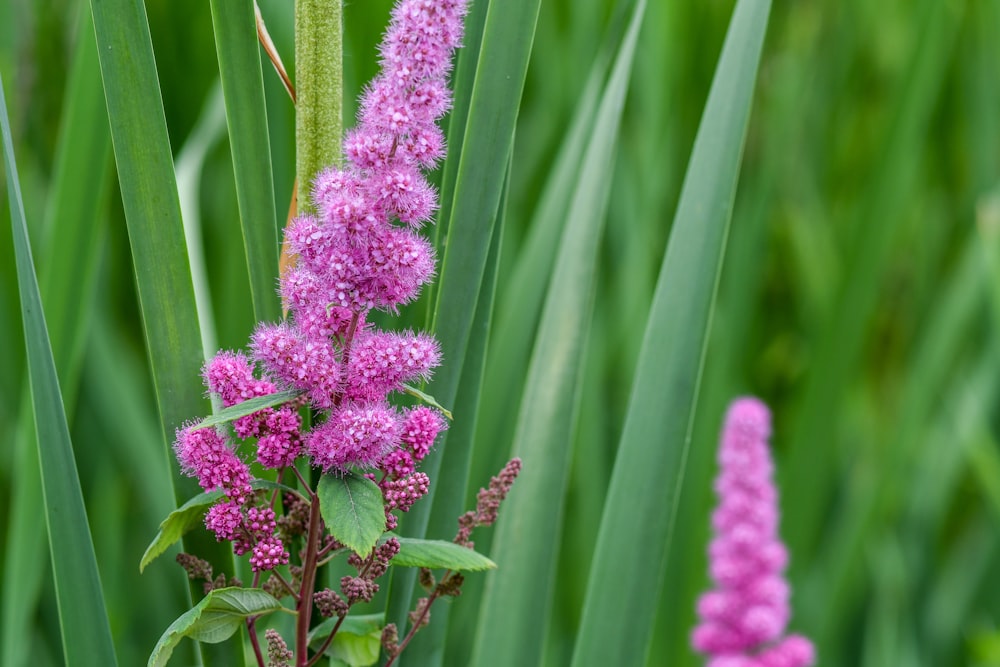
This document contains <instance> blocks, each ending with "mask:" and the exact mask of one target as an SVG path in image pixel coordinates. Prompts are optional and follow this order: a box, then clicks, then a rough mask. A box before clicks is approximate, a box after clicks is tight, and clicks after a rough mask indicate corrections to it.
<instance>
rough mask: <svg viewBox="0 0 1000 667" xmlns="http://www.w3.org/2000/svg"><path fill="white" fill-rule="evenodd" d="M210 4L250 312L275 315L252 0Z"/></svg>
mask: <svg viewBox="0 0 1000 667" xmlns="http://www.w3.org/2000/svg"><path fill="white" fill-rule="evenodd" d="M211 6H212V26H213V28H214V32H215V45H216V52H217V53H218V56H219V74H220V76H221V78H222V94H223V96H224V97H225V100H226V120H227V123H228V125H229V145H230V148H231V149H232V154H233V170H234V172H235V176H236V198H237V201H238V203H239V208H240V222H241V223H242V228H243V246H244V248H245V249H246V258H247V268H248V269H249V271H250V295H251V297H252V299H253V307H254V315H255V316H256V319H257V320H258V321H266V320H277V319H278V318H279V317H280V315H281V311H280V310H279V308H278V297H277V294H276V292H275V290H274V285H275V281H276V279H277V276H278V234H277V229H278V228H277V220H276V213H275V205H274V186H273V183H272V180H271V146H270V144H269V143H268V136H267V108H266V106H265V104H264V79H263V75H262V72H261V65H260V55H259V53H258V51H259V49H258V46H257V29H256V21H255V19H254V9H253V0H212V2H211Z"/></svg>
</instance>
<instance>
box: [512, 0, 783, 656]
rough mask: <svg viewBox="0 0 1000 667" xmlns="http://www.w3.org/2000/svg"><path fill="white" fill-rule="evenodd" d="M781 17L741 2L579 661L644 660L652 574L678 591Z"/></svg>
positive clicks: (698, 146) (700, 151)
mask: <svg viewBox="0 0 1000 667" xmlns="http://www.w3.org/2000/svg"><path fill="white" fill-rule="evenodd" d="M769 10H770V3H769V2H767V0H741V1H740V2H739V3H738V4H737V6H736V9H735V10H734V12H733V17H732V20H731V22H730V27H729V32H728V34H727V36H726V42H725V45H724V46H723V50H722V55H721V57H720V59H719V65H718V68H717V69H716V74H715V79H714V81H713V82H712V89H711V92H710V93H709V97H708V102H707V104H706V107H705V112H704V115H703V117H702V122H701V126H700V128H699V130H698V137H697V139H696V140H695V144H694V149H693V152H692V155H691V162H690V164H689V166H688V171H687V175H686V177H685V180H684V186H683V189H682V192H681V199H680V203H679V205H678V209H677V215H676V217H675V219H674V224H673V228H672V230H671V234H670V242H669V245H668V247H667V252H666V256H665V257H664V260H663V268H662V269H661V271H660V278H659V281H658V283H657V287H656V294H655V297H654V301H653V306H652V310H651V312H650V318H649V322H648V324H647V326H646V335H645V340H644V342H643V346H642V351H641V353H640V357H639V364H638V370H637V374H636V377H635V381H634V384H633V387H632V394H631V400H630V404H629V409H628V415H627V417H626V421H625V427H624V431H623V433H622V437H621V443H620V445H619V450H618V456H617V458H616V460H615V467H614V471H613V473H612V479H611V486H610V489H609V491H608V499H607V502H606V504H605V510H604V515H603V517H602V519H601V528H600V535H599V538H598V547H597V551H596V553H595V555H594V563H593V565H592V567H591V573H590V581H589V584H588V588H587V597H586V602H585V604H584V609H583V618H582V621H581V627H580V629H579V631H578V634H577V640H576V645H575V648H574V654H573V664H574V665H578V666H582V665H609V664H623V665H639V664H643V661H644V657H645V653H646V650H647V646H648V643H649V641H650V636H651V635H652V633H653V620H654V617H655V608H656V602H657V595H658V592H659V588H660V587H659V586H656V585H653V583H652V581H651V579H650V578H651V577H654V576H656V575H654V573H659V581H660V582H662V583H664V584H665V585H666V587H667V588H666V590H667V591H669V590H670V588H671V587H672V586H673V585H674V584H675V582H673V581H672V579H671V576H670V570H669V569H667V570H664V565H665V555H666V553H667V550H668V548H667V547H668V542H669V541H670V536H671V529H672V524H673V516H674V511H675V508H676V499H677V495H678V491H679V488H680V485H681V482H682V479H683V473H684V462H685V454H686V450H687V447H688V444H689V439H690V434H691V425H692V422H693V413H694V406H695V403H696V400H697V395H698V385H699V381H700V376H701V369H702V365H703V357H704V351H705V347H706V343H707V339H708V332H709V329H710V321H711V312H712V304H713V301H714V297H715V291H716V286H717V283H718V276H719V269H720V266H721V260H722V254H723V250H724V248H725V242H726V236H727V232H728V227H729V218H730V214H731V208H732V202H733V198H734V196H735V191H736V180H737V174H738V172H739V163H740V159H741V156H742V152H743V144H744V139H745V136H746V129H747V124H748V121H749V115H750V103H751V99H752V96H753V90H754V82H755V80H756V71H757V65H758V62H759V58H760V52H761V48H762V45H763V41H764V33H765V31H766V28H767V18H768V13H769ZM500 565H501V567H502V566H503V564H502V562H501V563H500ZM615 573H626V574H625V576H614V574H615ZM667 594H669V593H667Z"/></svg>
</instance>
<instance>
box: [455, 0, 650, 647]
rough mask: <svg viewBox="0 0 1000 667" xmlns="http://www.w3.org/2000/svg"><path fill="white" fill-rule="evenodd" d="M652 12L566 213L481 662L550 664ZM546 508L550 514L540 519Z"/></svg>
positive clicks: (624, 56) (504, 516) (618, 76)
mask: <svg viewBox="0 0 1000 667" xmlns="http://www.w3.org/2000/svg"><path fill="white" fill-rule="evenodd" d="M645 8H646V3H645V1H644V0H640V1H639V2H637V3H636V4H635V7H634V9H633V14H632V17H631V21H630V22H629V27H628V30H627V31H626V33H625V36H624V37H623V39H622V43H621V45H620V47H619V49H618V53H617V57H616V59H615V62H614V65H613V67H612V70H611V74H610V76H609V78H608V81H607V83H606V85H605V87H604V91H603V93H602V95H601V100H600V103H599V105H598V109H597V113H596V116H595V118H594V126H593V131H592V132H591V135H590V138H589V142H588V144H587V147H586V150H585V152H584V154H583V157H582V160H581V169H580V171H579V174H578V177H577V180H576V183H575V184H574V189H573V195H572V198H571V200H570V205H569V207H568V208H567V209H566V210H565V212H564V215H565V216H566V222H565V225H564V227H563V233H562V238H561V241H560V244H559V251H558V254H557V256H556V262H555V268H554V271H553V274H552V278H551V281H550V283H549V288H548V293H547V294H546V298H545V305H544V307H543V309H542V315H541V322H540V324H539V330H538V335H537V338H536V340H535V345H534V349H533V351H532V357H531V364H530V367H529V370H528V377H527V381H526V383H525V388H524V394H523V396H522V399H521V407H520V411H519V413H518V420H517V430H516V434H515V437H514V444H513V451H512V454H513V455H515V456H519V457H520V458H521V459H522V462H523V468H522V472H521V475H520V476H519V477H518V480H517V482H516V483H515V486H514V488H513V490H512V491H511V494H510V496H509V497H508V498H507V500H506V501H505V503H504V506H503V508H502V509H501V518H500V520H499V522H498V525H497V528H496V535H495V537H494V540H493V549H492V551H491V555H492V557H493V558H494V559H495V560H496V561H497V562H500V563H503V565H504V568H503V570H502V571H499V572H496V573H493V574H491V575H490V577H489V578H488V579H487V582H486V590H485V593H484V596H483V600H482V605H481V609H480V616H479V624H478V628H477V631H476V644H475V648H474V649H473V658H472V662H473V663H474V664H486V663H487V662H488V663H489V664H493V665H521V664H537V663H540V662H542V656H543V645H544V642H545V632H546V627H547V623H546V622H545V620H546V619H548V617H549V615H550V610H551V605H552V600H553V595H554V588H555V583H554V582H555V580H556V573H557V570H556V559H557V555H558V552H559V549H558V545H559V531H558V530H553V526H558V525H561V520H560V517H561V516H562V513H563V503H564V497H565V490H566V484H567V480H568V477H569V469H570V462H571V456H572V442H573V428H574V424H575V423H576V418H577V411H578V408H579V396H580V378H581V376H582V372H583V368H584V360H585V358H586V357H585V350H586V349H587V339H588V336H589V332H590V325H591V321H592V312H593V301H594V292H595V289H596V280H597V274H598V272H597V266H596V265H597V259H598V247H599V245H600V238H601V234H602V231H603V229H604V221H605V219H606V215H607V206H608V193H609V190H610V180H611V179H610V178H608V170H609V168H610V165H612V164H613V163H614V158H615V154H616V148H617V143H618V129H619V124H620V121H621V112H622V108H623V106H624V104H625V96H626V93H627V91H628V83H629V79H630V76H631V71H632V63H633V58H634V55H635V47H636V42H637V40H638V35H639V29H640V27H641V25H642V18H643V14H644V11H645ZM539 508H545V511H539Z"/></svg>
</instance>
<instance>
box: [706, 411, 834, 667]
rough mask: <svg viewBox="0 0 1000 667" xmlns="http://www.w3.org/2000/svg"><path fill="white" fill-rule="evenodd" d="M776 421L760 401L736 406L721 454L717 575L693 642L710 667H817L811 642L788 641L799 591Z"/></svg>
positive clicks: (714, 552)
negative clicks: (781, 510) (785, 533)
mask: <svg viewBox="0 0 1000 667" xmlns="http://www.w3.org/2000/svg"><path fill="white" fill-rule="evenodd" d="M770 436H771V414H770V412H769V410H768V409H767V406H766V405H764V403H763V402H761V401H760V400H758V399H756V398H750V397H746V398H738V399H736V400H735V401H733V402H732V404H731V405H730V406H729V412H728V413H727V415H726V423H725V426H724V427H723V429H722V442H721V443H720V446H719V468H720V470H719V476H718V477H717V478H716V481H715V492H716V494H717V495H718V498H719V504H718V506H717V507H716V509H715V512H714V513H713V514H712V529H713V533H714V537H713V538H712V542H711V544H710V545H709V549H708V555H709V574H710V575H711V577H712V581H713V582H714V584H715V588H714V589H713V590H711V591H709V592H707V593H705V594H703V595H702V596H701V598H700V599H699V600H698V616H699V617H700V619H701V622H700V623H699V624H698V626H697V627H696V628H695V629H694V632H693V633H692V635H691V643H692V644H693V646H694V648H695V650H697V651H698V652H700V653H703V654H705V655H706V656H707V657H708V663H707V667H810V666H811V665H813V664H814V663H815V650H814V648H813V644H812V642H811V641H809V640H808V639H806V638H805V637H802V636H799V635H785V628H786V626H787V625H788V621H789V618H790V616H791V608H790V605H789V597H790V594H791V589H790V587H789V585H788V582H787V581H786V580H785V577H784V570H785V567H786V566H787V564H788V551H787V550H786V549H785V545H784V544H782V542H781V539H780V538H779V537H778V492H777V490H776V489H775V486H774V480H773V479H772V478H773V473H774V463H773V462H772V460H771V452H770V449H769V445H768V438H769V437H770Z"/></svg>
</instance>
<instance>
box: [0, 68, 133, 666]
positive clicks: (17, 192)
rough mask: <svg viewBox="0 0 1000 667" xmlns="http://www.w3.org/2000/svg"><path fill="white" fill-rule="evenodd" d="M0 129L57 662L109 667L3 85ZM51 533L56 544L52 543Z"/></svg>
mask: <svg viewBox="0 0 1000 667" xmlns="http://www.w3.org/2000/svg"><path fill="white" fill-rule="evenodd" d="M0 123H2V131H3V146H4V168H5V172H6V175H7V192H8V200H9V203H10V218H11V227H12V231H13V237H14V251H15V258H16V263H17V276H18V290H19V292H20V296H21V313H22V318H23V324H24V336H25V345H26V350H27V356H28V377H29V379H30V382H31V398H32V405H33V408H34V417H35V429H36V433H37V437H38V457H39V461H40V464H41V470H42V494H43V498H44V499H45V520H46V525H47V527H48V531H49V544H50V545H51V546H50V552H51V555H52V569H53V576H54V579H55V589H56V599H57V602H58V606H59V625H60V628H61V634H62V641H63V657H64V659H65V661H66V664H67V665H83V664H94V661H96V662H97V663H98V664H104V665H115V664H117V659H116V657H115V651H114V644H113V642H112V639H111V627H110V625H109V623H108V616H107V611H106V609H105V606H104V593H103V591H102V590H101V582H100V575H99V573H98V570H97V560H96V558H95V556H94V545H93V541H92V540H91V536H90V527H89V524H88V521H87V510H86V508H85V507H84V504H83V493H82V491H81V489H80V478H79V476H78V473H77V469H76V461H75V459H74V457H73V444H72V442H71V441H70V437H69V427H68V425H67V424H66V413H65V411H64V409H63V401H62V394H61V392H60V390H59V378H58V377H57V375H56V368H55V361H54V359H53V358H52V347H51V345H50V343H49V333H48V328H47V327H46V324H45V314H44V312H43V311H42V302H41V294H40V293H39V289H38V281H37V278H36V276H35V269H34V260H33V259H32V256H31V245H30V242H29V240H28V226H27V224H26V221H25V217H24V205H23V204H22V202H21V188H20V184H19V183H18V178H17V166H16V164H15V161H14V149H13V145H12V141H11V133H10V124H9V122H8V119H7V100H6V98H5V96H4V94H3V82H2V80H0ZM53 535H54V536H56V538H57V539H56V540H53V539H52V536H53Z"/></svg>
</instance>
